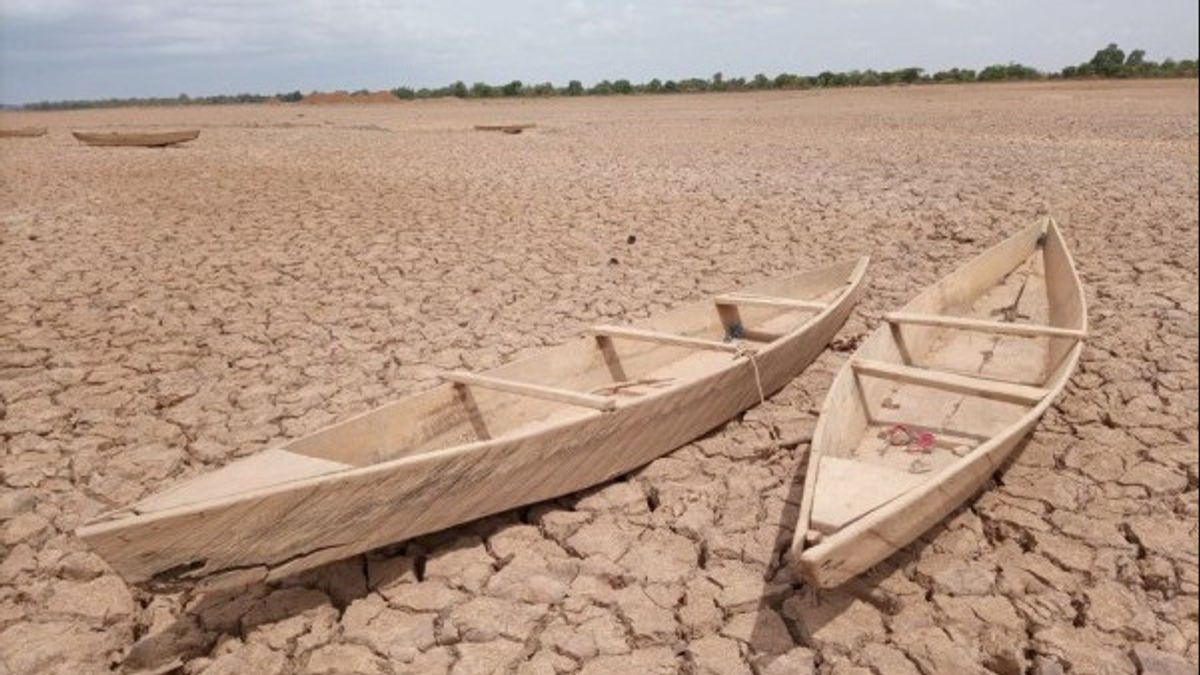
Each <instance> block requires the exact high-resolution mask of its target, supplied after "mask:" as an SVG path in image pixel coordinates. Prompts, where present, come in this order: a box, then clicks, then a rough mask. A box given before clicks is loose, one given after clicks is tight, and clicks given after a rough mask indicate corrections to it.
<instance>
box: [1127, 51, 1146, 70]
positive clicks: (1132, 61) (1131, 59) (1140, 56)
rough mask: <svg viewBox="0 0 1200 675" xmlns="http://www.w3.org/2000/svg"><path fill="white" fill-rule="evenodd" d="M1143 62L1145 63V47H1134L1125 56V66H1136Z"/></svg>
mask: <svg viewBox="0 0 1200 675" xmlns="http://www.w3.org/2000/svg"><path fill="white" fill-rule="evenodd" d="M1144 63H1146V50H1145V49H1135V50H1133V51H1131V52H1129V56H1127V57H1125V66H1126V67H1132V68H1137V67H1138V66H1141V65H1142V64H1144Z"/></svg>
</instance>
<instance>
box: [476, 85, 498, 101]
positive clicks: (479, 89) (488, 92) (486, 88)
mask: <svg viewBox="0 0 1200 675" xmlns="http://www.w3.org/2000/svg"><path fill="white" fill-rule="evenodd" d="M495 95H496V88H495V87H493V86H492V85H490V84H488V83H487V82H476V83H475V84H473V85H471V96H473V97H474V98H488V97H491V96H495Z"/></svg>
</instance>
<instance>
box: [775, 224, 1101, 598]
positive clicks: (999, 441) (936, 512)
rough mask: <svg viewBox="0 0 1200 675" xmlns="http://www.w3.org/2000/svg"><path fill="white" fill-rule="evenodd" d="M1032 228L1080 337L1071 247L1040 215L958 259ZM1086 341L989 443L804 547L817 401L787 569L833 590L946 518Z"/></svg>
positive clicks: (1040, 408) (1007, 449) (815, 475)
mask: <svg viewBox="0 0 1200 675" xmlns="http://www.w3.org/2000/svg"><path fill="white" fill-rule="evenodd" d="M1034 227H1041V228H1042V231H1043V233H1042V237H1043V240H1044V238H1047V237H1055V238H1057V239H1058V240H1059V242H1060V243H1062V248H1063V252H1064V254H1065V256H1064V257H1065V263H1066V265H1067V269H1068V270H1069V274H1070V281H1071V283H1072V284H1073V285H1074V287H1075V289H1077V292H1078V298H1077V299H1078V302H1079V308H1080V321H1079V325H1078V326H1076V327H1072V328H1073V329H1076V330H1078V331H1080V332H1081V333H1083V334H1087V331H1088V315H1087V302H1086V297H1085V296H1084V293H1083V285H1082V282H1081V280H1080V278H1079V273H1078V270H1077V269H1076V266H1075V261H1074V258H1073V257H1072V255H1071V252H1070V249H1069V248H1067V247H1066V245H1065V242H1063V241H1062V232H1061V230H1059V228H1058V226H1057V223H1056V222H1055V221H1054V220H1053V219H1052V218H1047V219H1045V220H1044V221H1043V222H1042V223H1040V224H1039V225H1035V226H1032V227H1030V228H1027V229H1026V230H1023V231H1022V232H1019V233H1017V234H1015V235H1013V236H1012V237H1009V238H1007V239H1005V240H1003V241H1001V242H999V243H998V244H996V245H995V246H994V247H992V248H990V249H988V250H987V251H985V252H983V253H981V254H979V256H977V257H976V258H972V259H971V260H970V261H968V263H964V265H965V264H969V263H970V262H974V261H975V260H977V259H979V258H983V257H984V256H986V255H987V254H988V253H989V252H991V251H993V250H998V249H1000V247H1002V246H1004V245H1006V244H1007V243H1008V242H1009V241H1010V240H1011V239H1014V238H1016V237H1020V236H1023V235H1024V236H1027V235H1028V234H1029V233H1030V232H1031V231H1032V230H1033V228H1034ZM1043 240H1040V241H1039V245H1038V248H1036V249H1035V250H1041V246H1042V245H1043V244H1042V243H1041V241H1043ZM958 271H959V269H955V270H954V271H952V272H950V274H949V275H947V276H946V277H942V279H939V281H937V282H935V283H934V285H933V286H930V287H928V288H927V289H926V290H924V291H922V293H921V294H919V295H918V296H916V297H914V298H913V299H911V300H910V301H909V302H908V303H906V304H905V307H904V308H903V309H901V310H898V311H900V312H904V311H907V308H908V306H909V305H911V304H913V303H915V302H917V300H918V299H919V298H920V297H922V296H923V295H924V294H925V293H929V292H932V291H933V289H935V288H936V287H937V285H938V284H940V283H941V281H942V280H943V279H947V278H949V277H950V276H953V275H954V274H956V273H958ZM885 330H890V328H889V325H888V322H887V321H884V322H883V323H882V324H881V325H880V326H879V327H877V328H876V329H875V330H874V331H872V334H874V333H876V332H881V331H885ZM1085 344H1086V343H1085V341H1084V340H1082V339H1075V340H1074V344H1072V346H1071V348H1070V350H1069V351H1067V353H1066V356H1065V358H1063V359H1061V360H1060V361H1059V363H1057V364H1055V365H1054V367H1053V369H1052V370H1051V371H1050V373H1049V378H1050V381H1048V382H1046V383H1044V384H1043V385H1042V386H1043V387H1044V388H1045V390H1046V394H1045V396H1044V397H1043V398H1042V399H1041V400H1040V401H1037V402H1036V403H1033V404H1031V407H1030V408H1029V410H1027V411H1026V412H1025V413H1024V414H1022V415H1021V416H1020V417H1019V418H1018V419H1017V420H1015V421H1014V422H1013V423H1011V424H1009V425H1008V426H1006V427H1005V428H1004V429H1002V430H1001V431H1000V432H998V433H996V434H994V435H993V436H991V437H990V438H989V439H988V440H986V441H984V442H983V443H981V444H979V445H977V446H975V447H974V448H972V449H971V451H970V452H968V453H967V454H965V455H964V456H962V457H960V458H958V459H956V460H955V461H953V462H951V463H950V464H948V465H947V466H945V467H943V468H942V469H940V470H939V471H937V472H935V473H933V474H931V475H930V476H929V477H928V479H927V480H926V482H924V483H923V484H922V485H921V486H919V487H917V488H914V489H912V490H910V491H908V492H906V493H904V494H902V495H900V496H899V497H897V498H895V499H894V500H891V501H889V502H887V503H885V504H883V505H881V506H879V507H877V508H875V509H874V510H872V511H869V512H867V513H865V514H864V515H862V516H861V517H859V518H857V519H856V520H854V521H853V522H851V523H849V524H847V525H846V526H844V527H842V528H841V529H839V530H837V531H835V532H832V533H829V534H825V535H823V536H822V537H821V539H820V540H819V541H818V542H817V543H814V544H812V545H808V544H807V542H806V538H807V536H808V531H809V528H810V526H811V522H812V521H811V518H812V509H813V496H814V493H815V490H816V483H817V481H818V480H819V478H820V477H819V468H818V467H819V466H820V461H819V460H820V458H821V457H822V456H824V443H823V442H822V441H823V438H824V436H825V434H827V433H829V432H828V430H827V426H826V424H825V423H824V420H825V418H826V416H827V415H830V414H832V413H831V411H829V410H827V409H826V406H825V405H823V406H822V411H821V419H820V420H818V424H817V428H816V429H815V430H814V434H813V437H814V440H813V443H812V446H811V451H810V455H809V458H808V460H807V467H808V468H807V473H806V476H805V484H804V496H803V498H802V502H801V509H800V514H799V518H798V521H797V527H796V530H795V532H794V533H793V538H792V546H791V550H790V554H789V555H790V559H791V564H792V565H793V567H794V568H795V569H797V571H799V572H800V574H801V576H803V577H804V578H805V579H807V580H808V581H810V582H812V583H814V584H815V585H817V586H818V587H822V588H829V587H833V586H836V585H838V584H841V583H843V582H845V581H848V580H849V579H851V578H853V577H854V576H856V575H857V574H859V573H861V572H863V571H865V570H867V569H869V568H870V567H873V566H874V565H876V564H878V563H880V562H882V561H883V560H885V559H887V558H888V557H890V556H891V555H892V554H894V553H896V552H898V551H900V550H901V549H903V548H905V547H906V546H908V545H909V544H911V543H912V542H913V541H914V540H916V539H917V538H919V537H920V536H921V535H922V534H923V533H924V532H926V531H927V530H928V529H929V528H930V527H932V526H934V525H936V524H937V523H939V522H941V521H943V520H944V519H945V518H946V517H947V516H948V515H950V514H951V513H953V512H954V511H955V510H956V509H958V508H960V507H961V506H962V505H963V504H964V503H965V501H966V500H968V499H970V498H971V497H972V496H973V495H974V494H976V493H977V492H978V491H979V489H980V488H981V487H982V486H983V484H984V483H986V481H987V479H988V477H989V476H991V475H992V474H993V473H994V472H995V471H996V470H998V469H1000V468H1001V467H1002V466H1003V464H1004V461H1005V460H1006V459H1007V457H1008V456H1009V454H1010V453H1011V451H1012V449H1013V448H1014V447H1016V446H1017V445H1018V444H1020V443H1021V442H1022V441H1023V440H1024V439H1025V438H1027V437H1028V435H1029V434H1030V433H1031V432H1032V431H1033V429H1034V428H1035V427H1036V426H1037V423H1038V421H1039V420H1040V419H1041V417H1042V416H1043V415H1044V414H1045V412H1046V411H1047V410H1048V409H1049V408H1050V406H1051V405H1053V404H1054V402H1055V401H1056V400H1057V399H1058V397H1059V396H1060V395H1061V394H1062V392H1063V391H1064V390H1065V388H1066V386H1067V383H1068V382H1069V381H1070V379H1071V376H1072V374H1073V373H1074V372H1075V370H1076V369H1077V367H1078V364H1079V360H1080V358H1081V355H1082V354H1083V349H1084V347H1085ZM857 357H858V352H857V351H856V352H855V353H854V354H853V355H851V356H850V358H849V359H847V360H846V362H845V363H844V364H843V365H842V367H841V368H840V369H839V371H838V374H837V376H836V378H835V380H834V382H833V383H832V384H831V386H830V392H834V391H839V387H845V386H855V385H854V383H850V382H848V380H850V379H852V378H854V377H856V375H855V372H854V368H853V363H854V361H855V359H856V358H857ZM827 401H828V398H827ZM939 492H940V493H942V494H943V495H944V497H943V498H941V499H936V498H935V494H936V493H939ZM922 507H924V508H922ZM929 523H932V524H929ZM881 530H883V531H886V532H888V533H892V532H899V533H902V535H903V536H902V537H885V536H884V535H883V534H881V533H880V531H881ZM868 539H870V540H871V544H870V548H871V549H872V551H871V554H870V555H868V556H864V555H862V549H863V548H864V547H865V546H866V544H865V543H864V542H866V541H867V540H868ZM856 549H857V551H856ZM878 554H882V555H878ZM831 558H839V559H841V560H842V561H843V562H846V563H849V565H850V566H849V567H842V566H835V567H833V568H832V569H828V568H826V567H825V566H824V564H825V563H827V562H828V561H829V560H830V559H831Z"/></svg>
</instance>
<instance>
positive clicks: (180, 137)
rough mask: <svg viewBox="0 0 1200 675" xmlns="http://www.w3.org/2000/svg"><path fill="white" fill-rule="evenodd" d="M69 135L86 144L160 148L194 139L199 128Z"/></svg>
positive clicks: (77, 132)
mask: <svg viewBox="0 0 1200 675" xmlns="http://www.w3.org/2000/svg"><path fill="white" fill-rule="evenodd" d="M71 135H72V136H74V137H75V138H77V139H78V140H79V141H80V142H82V143H85V144H87V145H97V146H115V145H119V146H135V147H143V148H162V147H166V146H168V145H175V144H177V143H187V142H188V141H194V140H196V138H197V137H199V136H200V130H199V129H188V130H185V131H152V132H127V131H105V132H97V133H88V132H83V131H72V132H71Z"/></svg>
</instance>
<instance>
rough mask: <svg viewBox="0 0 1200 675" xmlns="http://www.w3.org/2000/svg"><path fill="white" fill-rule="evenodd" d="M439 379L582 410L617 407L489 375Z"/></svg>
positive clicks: (605, 401)
mask: <svg viewBox="0 0 1200 675" xmlns="http://www.w3.org/2000/svg"><path fill="white" fill-rule="evenodd" d="M440 377H441V378H442V379H443V380H445V381H447V382H453V383H454V384H460V385H466V386H474V387H483V388H484V389H495V390H496V391H503V392H507V393H510V394H519V395H521V396H529V397H531V398H541V399H546V400H548V401H558V402H559V403H568V404H570V405H577V406H580V407H584V408H594V409H595V410H600V411H604V412H607V411H610V410H614V409H616V407H617V402H616V400H615V399H612V398H610V397H607V396H596V395H595V394H584V393H581V392H577V391H571V390H570V389H560V388H558V387H547V386H545V385H542V384H532V383H530V382H518V381H516V380H505V379H502V378H499V377H492V376H490V375H476V374H474V373H468V372H464V371H461V370H455V371H450V372H445V373H441V374H440Z"/></svg>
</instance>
